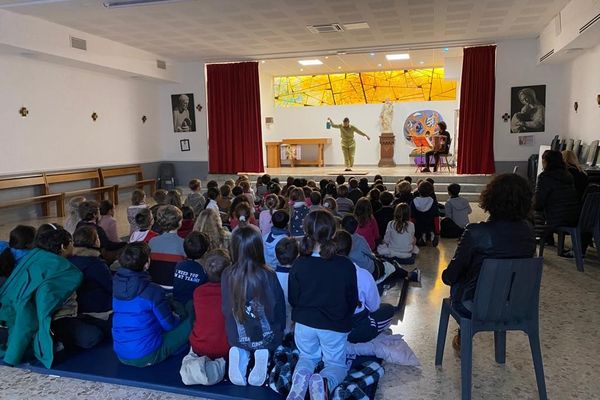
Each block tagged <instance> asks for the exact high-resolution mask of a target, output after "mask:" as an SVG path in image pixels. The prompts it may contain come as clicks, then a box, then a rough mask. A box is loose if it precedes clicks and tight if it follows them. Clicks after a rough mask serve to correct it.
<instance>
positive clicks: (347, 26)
mask: <svg viewBox="0 0 600 400" xmlns="http://www.w3.org/2000/svg"><path fill="white" fill-rule="evenodd" d="M369 28H370V26H369V24H367V23H366V22H364V21H362V22H350V23H347V24H344V29H346V30H347V31H353V30H356V29H369Z"/></svg>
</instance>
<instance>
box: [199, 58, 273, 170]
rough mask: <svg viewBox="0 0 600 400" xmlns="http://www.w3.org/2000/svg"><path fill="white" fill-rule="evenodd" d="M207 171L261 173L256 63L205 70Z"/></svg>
mask: <svg viewBox="0 0 600 400" xmlns="http://www.w3.org/2000/svg"><path fill="white" fill-rule="evenodd" d="M206 80H207V92H208V93H207V97H208V101H207V107H208V170H209V172H210V173H212V174H221V173H237V172H263V171H264V168H263V153H262V130H261V119H260V86H259V81H258V63H256V62H245V63H237V64H210V65H207V67H206Z"/></svg>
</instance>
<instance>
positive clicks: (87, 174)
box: [44, 169, 117, 203]
mask: <svg viewBox="0 0 600 400" xmlns="http://www.w3.org/2000/svg"><path fill="white" fill-rule="evenodd" d="M44 175H45V178H46V183H47V185H48V191H49V192H52V186H51V185H53V184H59V183H70V182H81V181H91V182H92V184H91V186H90V187H86V188H81V189H75V190H69V191H65V192H64V197H72V196H76V195H80V194H84V193H93V194H94V195H95V196H96V200H98V201H100V200H102V199H103V198H104V195H105V194H107V195H108V199H109V200H110V201H112V202H113V203H114V202H115V197H116V196H115V194H116V189H117V188H116V186H115V185H112V186H110V185H109V186H104V185H101V183H100V182H101V179H100V172H99V170H97V169H93V170H85V171H67V172H52V173H46V174H44Z"/></svg>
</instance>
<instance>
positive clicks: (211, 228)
mask: <svg viewBox="0 0 600 400" xmlns="http://www.w3.org/2000/svg"><path fill="white" fill-rule="evenodd" d="M194 231H198V232H202V233H206V235H207V236H208V238H209V240H210V249H211V250H214V249H223V250H226V251H229V240H230V239H231V233H230V232H229V231H228V230H227V229H225V228H224V227H223V223H222V221H221V218H220V217H219V215H218V214H217V212H216V211H215V210H211V209H206V210H204V211H202V212H201V213H200V215H198V218H196V223H195V224H194Z"/></svg>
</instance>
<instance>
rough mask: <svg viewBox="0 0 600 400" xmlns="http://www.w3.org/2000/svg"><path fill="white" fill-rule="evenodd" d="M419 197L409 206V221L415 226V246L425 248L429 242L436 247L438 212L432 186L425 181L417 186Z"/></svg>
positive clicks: (438, 233)
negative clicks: (432, 195)
mask: <svg viewBox="0 0 600 400" xmlns="http://www.w3.org/2000/svg"><path fill="white" fill-rule="evenodd" d="M418 191H419V195H418V197H415V199H414V200H413V201H412V203H411V204H410V215H411V220H412V222H413V223H414V224H415V236H416V238H417V246H425V244H426V242H429V241H431V244H432V245H433V247H437V245H438V242H439V235H440V212H439V209H438V206H437V203H436V202H435V201H433V198H432V197H431V194H432V193H433V185H432V184H431V183H429V182H427V181H423V182H421V183H420V184H419V189H418Z"/></svg>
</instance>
